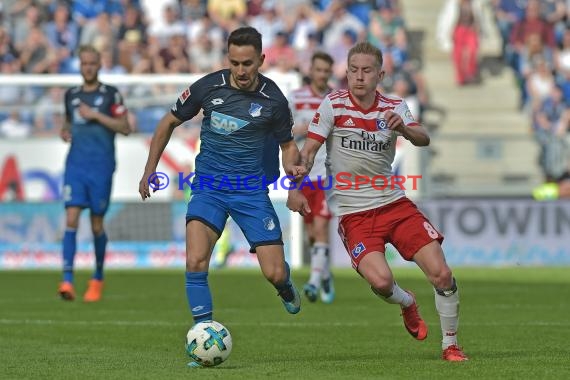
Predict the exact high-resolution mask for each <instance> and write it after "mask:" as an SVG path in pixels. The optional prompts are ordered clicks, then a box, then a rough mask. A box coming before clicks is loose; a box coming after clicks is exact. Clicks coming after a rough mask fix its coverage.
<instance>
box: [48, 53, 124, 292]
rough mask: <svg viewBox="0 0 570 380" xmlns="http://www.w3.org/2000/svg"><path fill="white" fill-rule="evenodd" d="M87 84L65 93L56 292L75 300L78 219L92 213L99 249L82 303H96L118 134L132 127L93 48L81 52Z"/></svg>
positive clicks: (99, 288) (100, 282)
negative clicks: (62, 217) (60, 272)
mask: <svg viewBox="0 0 570 380" xmlns="http://www.w3.org/2000/svg"><path fill="white" fill-rule="evenodd" d="M78 55H79V61H80V71H81V76H82V77H83V84H82V85H80V86H76V87H73V88H70V89H69V90H67V92H66V93H65V124H64V126H63V128H62V130H61V138H62V139H63V140H64V141H66V142H70V143H71V147H70V149H69V153H68V155H67V160H66V162H65V178H64V187H63V197H64V201H65V217H66V228H65V235H64V237H63V281H62V282H61V283H60V285H59V289H58V292H59V294H60V296H61V298H62V299H64V300H67V301H71V300H73V299H75V289H74V284H73V282H74V281H73V280H74V279H73V261H74V258H75V253H76V245H77V243H76V239H77V238H76V233H77V228H78V226H79V216H80V214H81V211H82V210H83V209H84V208H89V209H90V211H91V214H90V217H91V229H92V231H93V243H94V247H95V272H94V274H93V277H92V278H91V280H90V281H89V285H88V289H87V291H86V292H85V295H84V297H83V300H84V301H85V302H96V301H99V300H100V299H101V295H102V291H103V264H104V261H105V249H106V245H107V235H106V234H105V230H104V228H103V217H104V216H105V212H106V211H107V208H108V207H109V200H110V197H111V187H112V182H113V172H114V171H115V135H116V134H117V133H121V134H123V135H128V134H129V133H130V126H129V122H128V119H127V109H126V108H125V106H124V105H123V98H122V96H121V94H120V93H119V91H118V90H117V89H116V88H115V87H113V86H108V85H105V84H103V83H101V82H99V79H98V73H99V69H100V68H101V55H100V54H99V52H98V51H97V50H96V49H95V48H94V47H92V46H87V45H86V46H81V47H80V48H79V54H78Z"/></svg>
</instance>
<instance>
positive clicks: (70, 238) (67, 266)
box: [63, 229, 77, 283]
mask: <svg viewBox="0 0 570 380" xmlns="http://www.w3.org/2000/svg"><path fill="white" fill-rule="evenodd" d="M76 235H77V231H76V230H73V229H66V230H65V234H64V235H63V281H65V282H71V283H73V260H74V259H75V252H76V250H77V241H76Z"/></svg>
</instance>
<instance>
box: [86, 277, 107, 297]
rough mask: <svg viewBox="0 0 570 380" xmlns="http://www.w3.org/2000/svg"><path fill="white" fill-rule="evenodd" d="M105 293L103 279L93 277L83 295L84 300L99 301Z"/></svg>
mask: <svg viewBox="0 0 570 380" xmlns="http://www.w3.org/2000/svg"><path fill="white" fill-rule="evenodd" d="M102 294H103V280H96V279H91V280H89V285H88V286H87V291H86V292H85V295H84V296H83V301H84V302H97V301H99V300H100V299H101V296H102Z"/></svg>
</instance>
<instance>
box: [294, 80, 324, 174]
mask: <svg viewBox="0 0 570 380" xmlns="http://www.w3.org/2000/svg"><path fill="white" fill-rule="evenodd" d="M323 99H324V97H323V96H320V95H318V94H316V93H315V92H314V91H313V89H312V88H311V86H310V85H306V86H303V87H301V88H299V89H297V90H295V91H292V92H291V95H290V98H289V101H290V103H291V109H292V111H293V120H294V121H295V124H301V125H304V124H309V123H310V122H311V120H312V119H313V116H314V115H315V112H316V111H317V109H318V108H319V105H320V104H321V102H322V101H323ZM305 140H306V137H305V136H303V137H296V138H295V141H296V142H297V146H298V147H299V149H301V148H302V147H303V144H304V143H305ZM326 157H327V151H326V148H325V147H324V146H322V147H321V149H319V151H318V152H317V155H316V156H315V162H314V163H313V167H312V169H311V172H310V173H309V179H310V180H311V181H318V180H323V179H324V178H325V176H326V174H327V173H326V169H325V159H326Z"/></svg>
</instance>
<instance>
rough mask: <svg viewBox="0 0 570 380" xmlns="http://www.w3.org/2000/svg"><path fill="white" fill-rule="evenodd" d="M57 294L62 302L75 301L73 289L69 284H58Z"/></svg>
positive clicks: (65, 282)
mask: <svg viewBox="0 0 570 380" xmlns="http://www.w3.org/2000/svg"><path fill="white" fill-rule="evenodd" d="M57 292H58V293H59V295H60V297H61V299H62V300H64V301H73V300H74V299H75V289H73V284H72V283H71V282H67V281H64V282H62V283H60V284H59V288H58V289H57Z"/></svg>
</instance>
